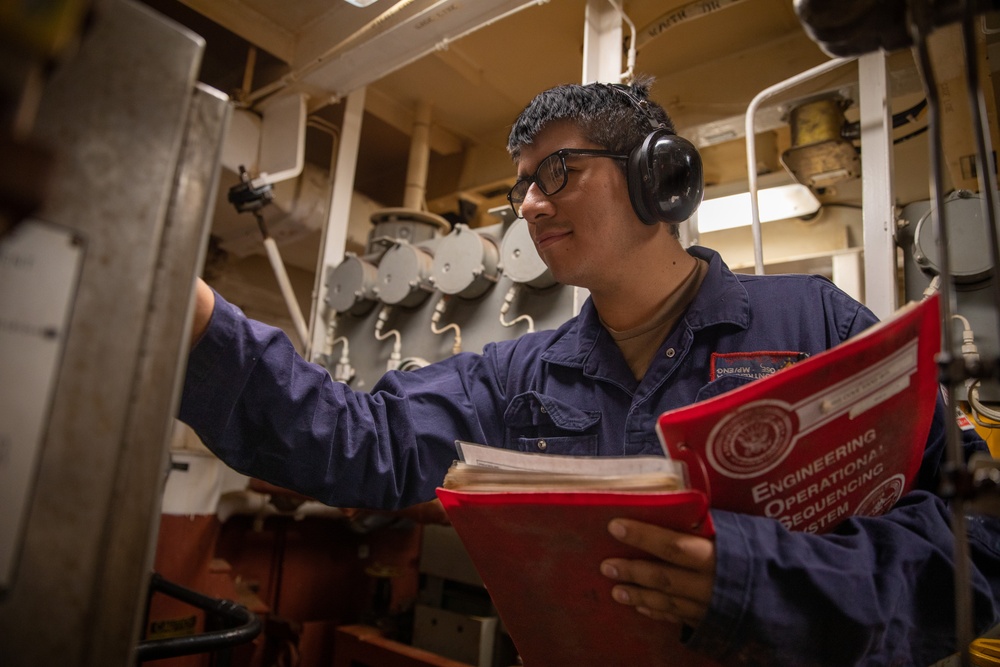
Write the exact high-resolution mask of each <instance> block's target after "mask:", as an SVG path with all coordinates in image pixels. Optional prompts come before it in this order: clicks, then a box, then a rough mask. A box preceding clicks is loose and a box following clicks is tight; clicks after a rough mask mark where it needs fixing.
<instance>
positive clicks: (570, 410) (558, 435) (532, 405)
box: [504, 391, 601, 456]
mask: <svg viewBox="0 0 1000 667" xmlns="http://www.w3.org/2000/svg"><path fill="white" fill-rule="evenodd" d="M504 424H505V425H506V428H507V443H508V447H510V448H511V449H517V450H519V451H522V452H537V453H547V454H572V455H574V456H596V455H597V445H598V434H599V430H600V425H601V413H600V412H593V411H587V410H581V409H579V408H577V407H575V406H573V405H570V404H569V403H566V402H564V401H560V400H558V399H555V398H552V397H551V396H545V395H542V394H539V393H538V392H536V391H529V392H525V393H523V394H519V395H517V396H515V397H514V398H513V400H511V402H510V405H508V406H507V411H506V412H505V413H504Z"/></svg>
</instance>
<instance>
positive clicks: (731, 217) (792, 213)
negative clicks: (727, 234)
mask: <svg viewBox="0 0 1000 667" xmlns="http://www.w3.org/2000/svg"><path fill="white" fill-rule="evenodd" d="M780 176H781V177H782V178H781V180H782V181H784V182H783V183H772V184H770V186H768V185H767V184H766V183H764V184H761V185H762V187H761V188H760V189H758V190H757V206H758V210H759V212H760V221H761V223H764V222H771V221H773V220H786V219H788V218H803V217H806V216H809V215H812V214H813V213H815V212H816V211H818V210H819V209H820V206H821V204H820V202H819V200H818V199H816V196H815V195H814V194H813V193H812V191H811V190H810V189H809V188H808V187H806V186H805V185H802V184H801V183H788V181H787V177H784V175H783V174H782V175H780ZM761 180H765V181H766V179H761ZM772 181H773V179H772ZM713 190H715V191H714V192H713ZM697 217H698V231H699V232H700V233H702V234H704V233H706V232H717V231H720V230H723V229H732V228H734V227H749V226H750V225H751V224H753V212H752V211H751V209H750V193H749V192H733V191H732V190H729V191H728V192H727V191H725V190H721V191H720V189H716V188H706V189H705V201H703V202H702V203H701V206H699V207H698V213H697Z"/></svg>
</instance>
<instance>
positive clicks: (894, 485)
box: [854, 475, 906, 516]
mask: <svg viewBox="0 0 1000 667" xmlns="http://www.w3.org/2000/svg"><path fill="white" fill-rule="evenodd" d="M904 488H906V477H905V476H903V475H893V476H892V477H890V478H889V479H887V480H885V481H883V482H882V483H881V484H879V485H878V486H876V487H875V488H874V489H872V491H871V493H869V494H868V495H867V496H866V497H865V499H864V500H862V501H861V504H860V505H858V509H856V510H855V511H854V513H855V514H856V515H857V516H879V515H881V514H885V513H886V512H888V511H889V510H890V509H891V508H892V506H893V505H895V504H896V502H897V501H898V500H899V499H900V498H902V497H903V489H904Z"/></svg>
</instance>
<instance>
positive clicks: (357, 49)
mask: <svg viewBox="0 0 1000 667" xmlns="http://www.w3.org/2000/svg"><path fill="white" fill-rule="evenodd" d="M539 2H540V0H475V2H470V1H469V0H438V1H437V2H427V1H424V2H421V1H420V0H415V2H413V3H412V4H411V3H406V2H401V3H399V6H400V8H401V9H400V10H399V11H398V12H394V11H393V10H394V9H395V8H393V9H390V10H388V11H387V12H385V14H383V17H385V19H384V20H375V21H372V22H370V23H369V24H368V25H367V26H365V27H364V28H362V29H361V30H359V31H358V32H356V33H355V34H354V35H351V36H350V37H348V38H347V39H344V40H341V41H340V42H338V43H336V44H333V45H330V46H329V47H328V48H327V49H326V50H325V51H323V52H321V53H318V54H315V55H312V54H310V55H309V57H308V61H305V62H304V61H303V60H302V58H301V57H299V58H297V62H296V65H295V67H294V68H293V72H292V73H291V74H290V75H289V83H291V82H292V81H302V82H303V83H306V84H309V85H313V86H317V87H320V88H322V89H324V90H328V91H330V92H331V93H333V94H335V95H338V96H343V95H346V94H347V93H349V92H351V91H352V90H355V89H357V88H360V87H362V86H367V85H368V84H370V83H373V82H374V81H377V80H378V79H380V78H382V77H383V76H385V75H386V74H389V73H391V72H394V71H396V70H397V69H399V68H401V67H403V66H405V65H408V64H410V63H411V62H413V61H415V60H417V59H419V58H421V57H423V56H425V55H427V54H428V53H431V52H433V51H435V50H437V49H443V48H446V47H447V46H448V44H449V43H450V42H452V41H454V40H457V39H459V38H461V37H463V36H465V35H467V34H469V33H470V32H474V31H475V30H477V29H479V28H482V27H484V26H486V25H489V24H490V23H492V22H494V21H497V20H499V19H501V18H504V17H505V16H508V15H510V14H513V13H514V12H517V11H519V10H521V9H523V8H525V7H528V6H530V5H535V4H539ZM380 18H382V17H380ZM316 41H317V40H316V37H315V36H314V35H311V34H308V33H307V34H304V35H303V37H302V43H304V44H305V43H310V44H312V43H315V42H316ZM301 55H303V54H300V56H301Z"/></svg>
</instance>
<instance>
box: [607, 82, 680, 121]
mask: <svg viewBox="0 0 1000 667" xmlns="http://www.w3.org/2000/svg"><path fill="white" fill-rule="evenodd" d="M604 85H606V86H607V87H608V88H610V89H611V90H616V91H618V92H619V93H621V94H622V95H624V96H625V97H627V98H628V101H629V102H631V103H632V106H634V107H635V108H636V109H638V110H639V111H641V112H642V114H643V115H644V116H645V117H646V119H647V120H648V121H649V126H650V127H651V128H652V129H654V130H659V129H666V128H667V126H666V124H665V123H663V122H661V121H658V120H657V119H656V117H655V116H654V115H653V112H652V111H651V110H650V108H649V100H640V99H639V98H638V97H636V96H635V95H634V94H633V93H632V91H631V90H630V89H629V87H628V86H626V85H625V84H622V83H606V84H604Z"/></svg>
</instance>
